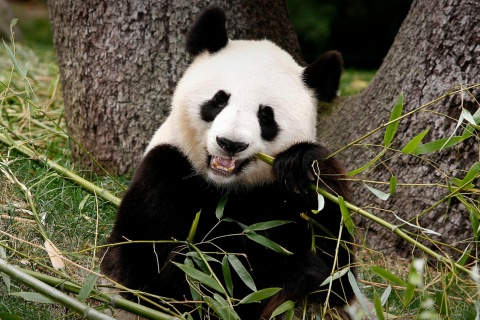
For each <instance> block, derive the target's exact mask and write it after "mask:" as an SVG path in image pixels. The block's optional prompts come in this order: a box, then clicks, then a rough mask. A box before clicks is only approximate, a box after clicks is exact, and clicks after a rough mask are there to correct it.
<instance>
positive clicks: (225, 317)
mask: <svg viewBox="0 0 480 320" xmlns="http://www.w3.org/2000/svg"><path fill="white" fill-rule="evenodd" d="M204 301H205V302H206V303H207V305H208V306H209V307H210V308H211V309H212V310H213V311H214V312H215V313H216V314H217V315H219V316H220V319H222V320H229V319H235V318H234V317H233V315H232V314H231V313H230V312H229V311H228V309H229V306H224V305H223V306H222V305H221V304H220V303H219V302H218V301H217V300H215V299H213V298H211V297H209V296H205V297H204Z"/></svg>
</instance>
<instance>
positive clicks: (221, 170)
mask: <svg viewBox="0 0 480 320" xmlns="http://www.w3.org/2000/svg"><path fill="white" fill-rule="evenodd" d="M247 162H248V160H245V159H235V158H228V157H219V156H210V168H212V169H213V171H214V172H215V173H218V174H221V175H224V176H231V175H233V174H235V173H237V172H239V170H240V169H241V168H242V167H243V166H244V165H245V164H246V163H247Z"/></svg>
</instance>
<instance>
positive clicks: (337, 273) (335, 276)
mask: <svg viewBox="0 0 480 320" xmlns="http://www.w3.org/2000/svg"><path fill="white" fill-rule="evenodd" d="M348 271H350V268H349V267H346V268H343V269H342V270H340V271H337V272H334V273H333V275H331V276H329V277H328V278H326V279H325V280H324V281H323V282H322V284H321V285H320V287H322V286H325V285H327V284H329V283H330V282H332V281H334V280H337V279H338V278H340V277H343V275H344V274H345V273H347V272H348Z"/></svg>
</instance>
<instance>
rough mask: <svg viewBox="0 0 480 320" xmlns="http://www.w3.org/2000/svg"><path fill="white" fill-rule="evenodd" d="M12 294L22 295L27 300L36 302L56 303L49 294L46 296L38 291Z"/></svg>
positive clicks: (13, 294)
mask: <svg viewBox="0 0 480 320" xmlns="http://www.w3.org/2000/svg"><path fill="white" fill-rule="evenodd" d="M10 295H12V296H16V297H20V298H22V299H24V300H26V301H30V302H36V303H56V302H55V300H52V299H50V298H49V297H47V296H44V295H43V294H41V293H38V292H12V293H10Z"/></svg>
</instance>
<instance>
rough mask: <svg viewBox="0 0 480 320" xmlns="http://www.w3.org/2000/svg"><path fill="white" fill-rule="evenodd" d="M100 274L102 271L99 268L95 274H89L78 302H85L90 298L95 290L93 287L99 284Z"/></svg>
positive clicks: (94, 270) (96, 268)
mask: <svg viewBox="0 0 480 320" xmlns="http://www.w3.org/2000/svg"><path fill="white" fill-rule="evenodd" d="M99 272H100V269H99V268H98V267H95V268H94V269H93V272H91V273H89V274H88V276H87V278H86V279H85V283H84V284H83V286H82V288H81V289H80V292H79V293H78V295H77V300H79V301H85V300H86V299H87V298H88V296H89V295H90V293H91V292H92V290H93V287H94V286H95V283H96V282H97V279H98V273H99Z"/></svg>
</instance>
